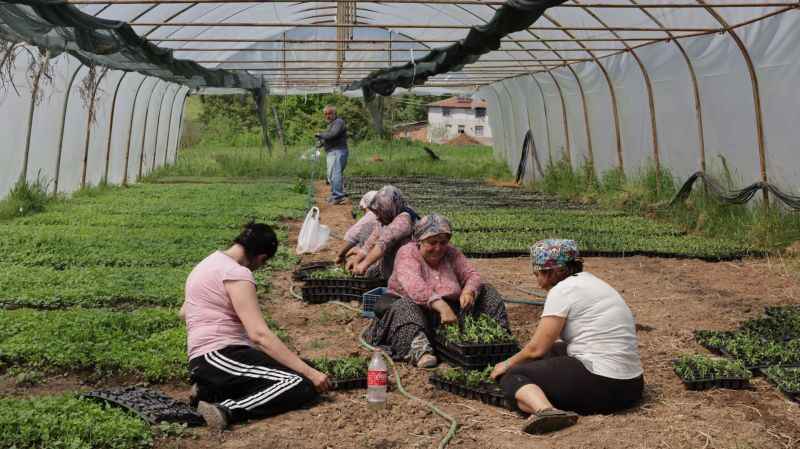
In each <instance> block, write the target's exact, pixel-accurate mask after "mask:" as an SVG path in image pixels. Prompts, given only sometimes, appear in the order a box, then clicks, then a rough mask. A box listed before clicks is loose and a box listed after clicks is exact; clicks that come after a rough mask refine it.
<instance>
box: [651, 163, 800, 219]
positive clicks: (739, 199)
mask: <svg viewBox="0 0 800 449" xmlns="http://www.w3.org/2000/svg"><path fill="white" fill-rule="evenodd" d="M698 179H699V180H701V181H703V184H704V185H705V186H706V191H707V192H708V193H710V194H711V195H713V196H714V197H715V198H716V199H717V200H718V201H720V202H722V203H726V204H745V203H747V202H749V201H750V200H751V199H753V197H754V196H755V194H756V193H758V192H759V191H762V190H766V191H768V192H771V193H772V194H773V195H774V196H775V198H778V199H779V200H780V201H781V202H782V203H783V204H785V205H786V206H788V207H789V208H791V209H794V210H800V196H796V195H790V194H788V193H785V192H782V191H781V190H780V189H778V187H776V186H775V185H774V184H770V183H768V182H754V183H753V184H750V185H749V186H747V187H745V188H743V189H740V190H726V189H725V188H724V187H722V185H721V184H720V182H719V181H717V180H715V179H714V178H712V177H711V176H710V175H708V174H706V173H704V172H701V171H699V172H695V173H694V174H692V175H691V176H689V179H687V180H686V182H684V183H683V185H682V186H681V188H680V190H678V193H676V194H675V196H674V197H673V198H672V200H671V201H670V202H669V204H668V205H667V207H672V206H674V205H675V204H677V203H679V202H684V201H686V199H687V198H689V194H691V193H692V188H693V187H694V184H695V182H696V181H697V180H698Z"/></svg>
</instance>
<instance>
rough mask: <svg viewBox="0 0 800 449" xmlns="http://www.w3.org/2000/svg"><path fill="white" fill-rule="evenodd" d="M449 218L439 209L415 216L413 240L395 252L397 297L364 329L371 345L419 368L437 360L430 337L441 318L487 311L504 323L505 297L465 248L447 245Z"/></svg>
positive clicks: (394, 290)
mask: <svg viewBox="0 0 800 449" xmlns="http://www.w3.org/2000/svg"><path fill="white" fill-rule="evenodd" d="M452 234H453V232H452V230H451V228H450V223H449V222H448V221H447V219H445V218H444V217H442V216H440V215H438V214H431V215H428V216H426V217H424V218H422V219H421V220H420V221H419V222H417V224H416V226H415V228H414V240H413V241H412V242H409V243H407V244H406V245H404V246H403V247H402V248H400V251H398V252H397V259H396V260H395V265H394V271H393V272H392V277H391V278H389V290H390V292H391V294H393V295H395V297H396V299H395V301H394V302H393V303H392V305H391V308H390V309H389V311H388V312H387V313H386V314H385V315H384V316H383V317H381V318H380V319H379V320H378V321H375V322H374V323H373V325H372V326H371V327H370V329H369V330H368V332H367V338H368V340H370V341H371V342H372V344H373V345H380V346H383V347H385V348H386V349H387V350H388V351H389V353H390V354H391V355H392V357H393V358H395V359H400V360H406V361H409V362H411V363H415V364H416V365H417V366H418V367H420V368H431V367H433V366H436V363H437V360H436V356H435V355H434V351H433V347H432V346H431V343H430V337H432V335H433V333H434V330H435V329H436V328H437V327H438V325H439V323H454V322H456V321H457V320H458V318H457V316H458V315H457V314H459V313H467V312H471V313H472V314H473V315H475V316H478V315H480V314H486V315H489V316H490V317H492V318H494V319H495V320H497V322H498V323H500V325H501V326H503V327H504V328H506V329H508V316H507V315H506V308H505V304H504V303H503V298H502V297H501V296H500V295H499V294H498V293H497V291H496V290H495V289H494V288H493V287H491V286H489V285H482V283H481V278H480V275H478V272H477V271H475V268H473V267H472V265H471V264H470V263H469V261H468V260H467V258H466V257H464V254H462V253H461V251H459V250H458V249H456V248H455V247H453V246H452V245H450V236H451V235H452Z"/></svg>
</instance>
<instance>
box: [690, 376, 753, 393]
mask: <svg viewBox="0 0 800 449" xmlns="http://www.w3.org/2000/svg"><path fill="white" fill-rule="evenodd" d="M678 377H680V376H678ZM681 380H682V381H683V384H684V385H686V389H687V390H708V389H710V388H728V389H730V390H746V389H748V388H750V381H749V380H748V379H742V378H736V377H730V378H719V379H698V380H686V379H683V378H681Z"/></svg>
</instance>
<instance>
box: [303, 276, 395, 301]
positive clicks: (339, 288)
mask: <svg viewBox="0 0 800 449" xmlns="http://www.w3.org/2000/svg"><path fill="white" fill-rule="evenodd" d="M385 286H386V280H385V279H369V278H341V279H338V278H337V279H308V280H306V281H305V283H304V284H303V287H302V288H301V291H302V296H303V301H306V302H308V303H311V304H320V303H323V302H327V301H361V299H362V297H361V295H363V294H364V293H366V292H368V291H370V290H372V289H374V288H377V287H385Z"/></svg>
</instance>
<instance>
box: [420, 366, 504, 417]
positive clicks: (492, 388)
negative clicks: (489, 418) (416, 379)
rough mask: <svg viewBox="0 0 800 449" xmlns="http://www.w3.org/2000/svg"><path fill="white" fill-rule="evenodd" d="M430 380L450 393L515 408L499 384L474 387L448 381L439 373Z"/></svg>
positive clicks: (497, 405) (432, 383) (498, 405)
mask: <svg viewBox="0 0 800 449" xmlns="http://www.w3.org/2000/svg"><path fill="white" fill-rule="evenodd" d="M428 381H429V382H430V383H431V385H433V386H434V387H436V388H439V389H440V390H444V391H446V392H448V393H452V394H455V395H457V396H461V397H463V398H467V399H474V400H478V401H481V402H483V403H484V404H488V405H493V406H495V407H502V408H505V409H508V410H513V407H512V406H511V404H510V403H509V401H508V400H507V399H506V397H505V395H504V394H503V390H502V389H501V388H500V386H499V385H497V384H486V383H482V384H481V385H479V386H477V387H474V388H473V387H468V386H466V385H464V384H459V383H455V382H450V381H447V380H445V379H442V378H441V377H439V376H438V375H437V374H432V375H431V376H430V377H429V378H428Z"/></svg>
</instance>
